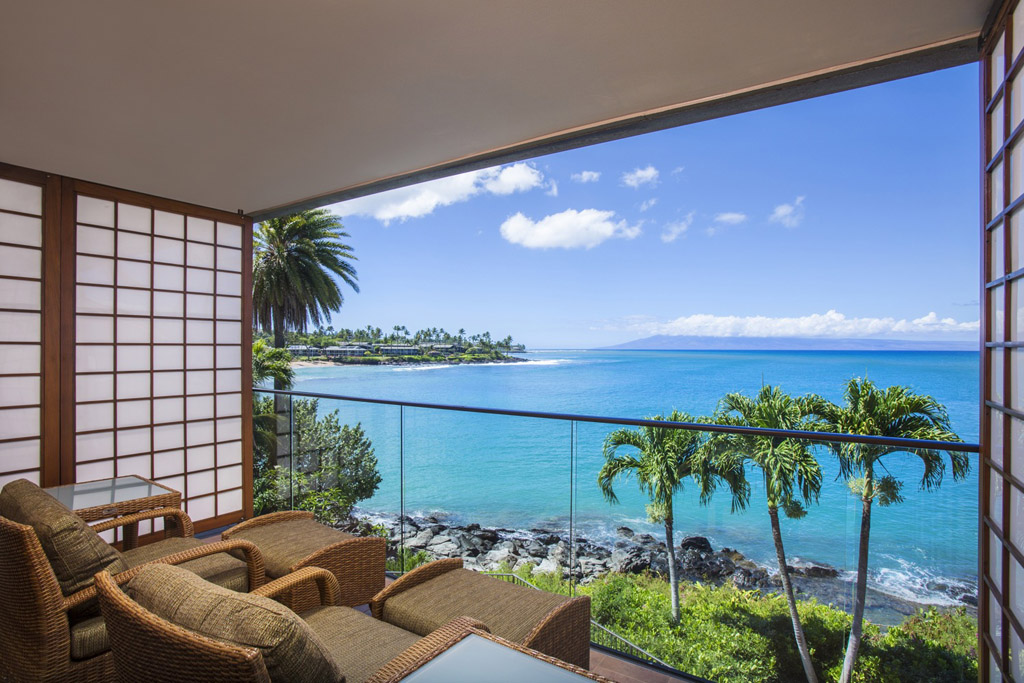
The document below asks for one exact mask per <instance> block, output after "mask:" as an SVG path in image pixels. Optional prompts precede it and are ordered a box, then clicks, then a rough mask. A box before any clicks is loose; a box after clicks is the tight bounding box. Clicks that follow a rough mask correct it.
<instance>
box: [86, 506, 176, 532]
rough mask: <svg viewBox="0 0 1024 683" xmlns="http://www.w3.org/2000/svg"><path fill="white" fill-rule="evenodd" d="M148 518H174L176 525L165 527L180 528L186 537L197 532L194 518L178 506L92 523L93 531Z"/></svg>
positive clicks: (113, 527) (136, 522) (126, 524)
mask: <svg viewBox="0 0 1024 683" xmlns="http://www.w3.org/2000/svg"><path fill="white" fill-rule="evenodd" d="M147 519H164V520H168V519H173V520H174V524H175V526H174V527H168V526H167V525H166V524H165V529H170V528H174V530H175V531H177V529H178V528H180V529H181V535H182V536H184V537H186V538H190V537H191V536H193V535H194V533H195V532H194V531H193V528H192V519H191V518H190V517H189V516H188V515H187V514H186V513H185V512H183V511H182V510H179V509H178V508H156V509H155V510H144V511H142V512H135V513H133V514H130V515H123V516H121V517H114V518H113V519H107V520H104V521H102V522H97V523H96V524H91V525H90V526H91V527H92V529H93V531H95V532H96V533H99V532H101V531H108V530H110V529H116V528H118V527H122V526H128V525H129V524H138V523H139V522H142V521H145V520H147Z"/></svg>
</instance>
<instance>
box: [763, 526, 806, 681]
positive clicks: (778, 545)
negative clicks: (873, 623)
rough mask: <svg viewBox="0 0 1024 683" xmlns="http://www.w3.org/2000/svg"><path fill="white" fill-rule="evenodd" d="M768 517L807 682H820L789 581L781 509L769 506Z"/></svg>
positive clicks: (780, 575) (794, 634)
mask: <svg viewBox="0 0 1024 683" xmlns="http://www.w3.org/2000/svg"><path fill="white" fill-rule="evenodd" d="M768 517H769V518H770V519H771V521H772V540H773V541H775V554H776V556H777V557H778V560H779V577H780V578H781V579H782V589H783V590H784V591H785V592H786V602H787V603H789V617H790V619H792V620H793V636H794V637H795V638H796V647H797V650H799V651H800V661H801V662H802V663H803V665H804V674H806V676H807V683H818V677H817V675H816V674H815V673H814V665H813V664H812V663H811V655H810V652H809V651H808V649H807V638H805V637H804V629H803V627H802V626H801V625H800V615H799V614H798V613H797V611H796V596H795V595H794V594H793V584H792V583H790V581H789V569H787V568H786V551H785V550H784V549H783V547H782V529H781V527H780V526H779V509H778V508H775V507H771V506H769V507H768Z"/></svg>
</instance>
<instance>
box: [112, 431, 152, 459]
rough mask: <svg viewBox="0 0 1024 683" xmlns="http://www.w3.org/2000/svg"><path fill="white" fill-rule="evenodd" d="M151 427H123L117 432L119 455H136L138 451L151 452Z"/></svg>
mask: <svg viewBox="0 0 1024 683" xmlns="http://www.w3.org/2000/svg"><path fill="white" fill-rule="evenodd" d="M150 432H151V428H149V427H144V428H142V429H122V430H120V431H118V432H117V455H118V456H122V455H134V454H136V453H151V452H152V450H153V449H152V447H151V446H150V437H151V434H150Z"/></svg>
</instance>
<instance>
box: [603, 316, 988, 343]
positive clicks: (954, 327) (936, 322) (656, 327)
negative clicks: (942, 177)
mask: <svg viewBox="0 0 1024 683" xmlns="http://www.w3.org/2000/svg"><path fill="white" fill-rule="evenodd" d="M621 327H624V328H625V329H629V330H632V331H635V332H639V333H643V334H645V335H654V334H674V335H689V336H700V337H824V338H851V337H853V338H858V337H859V338H876V337H891V338H906V337H929V336H932V337H934V336H944V337H949V336H957V335H976V334H977V332H978V321H977V320H975V321H974V322H958V321H957V320H955V319H953V318H939V316H937V315H936V314H935V313H934V312H932V313H928V314H927V315H924V316H922V317H920V318H915V319H913V320H907V319H906V318H900V319H896V318H848V317H846V316H845V315H843V314H842V313H839V312H838V311H835V310H830V311H828V312H827V313H813V314H811V315H805V316H800V317H778V318H773V317H768V316H762V315H755V316H735V315H710V314H703V313H701V314H696V315H690V316H683V317H680V318H676V319H675V320H669V321H663V322H659V321H655V320H650V319H641V318H636V317H634V318H632V319H627V320H626V321H624V325H622V326H621Z"/></svg>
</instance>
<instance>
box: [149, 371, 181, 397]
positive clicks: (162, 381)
mask: <svg viewBox="0 0 1024 683" xmlns="http://www.w3.org/2000/svg"><path fill="white" fill-rule="evenodd" d="M184 389H185V373H183V372H157V373H154V374H153V395H154V396H181V395H182V394H184V393H185V391H184Z"/></svg>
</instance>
